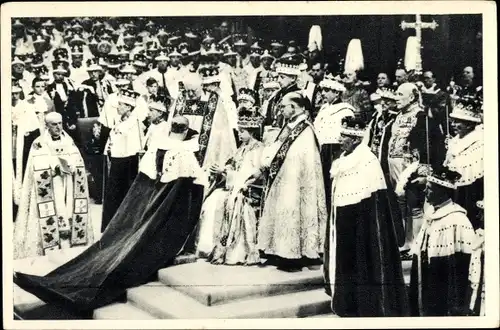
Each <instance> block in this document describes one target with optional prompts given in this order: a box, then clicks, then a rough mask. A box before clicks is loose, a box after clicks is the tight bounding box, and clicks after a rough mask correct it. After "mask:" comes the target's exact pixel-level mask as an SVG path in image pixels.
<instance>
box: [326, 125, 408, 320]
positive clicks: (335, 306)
mask: <svg viewBox="0 0 500 330" xmlns="http://www.w3.org/2000/svg"><path fill="white" fill-rule="evenodd" d="M342 123H343V128H342V130H341V135H342V150H343V152H342V154H341V156H340V157H339V158H338V159H337V160H335V161H334V162H333V164H332V168H331V172H330V174H331V177H332V180H333V183H332V214H331V220H330V221H329V222H328V226H327V228H328V229H327V241H326V248H325V258H324V259H325V262H324V273H325V282H326V291H327V293H328V294H329V295H330V296H331V297H332V310H333V312H334V313H335V314H337V315H339V316H341V317H366V316H370V317H375V316H391V317H397V316H406V315H408V313H409V308H408V307H409V306H408V300H407V296H406V288H405V284H404V279H403V271H402V267H401V260H400V256H399V250H398V244H397V238H396V233H395V228H394V221H393V218H392V215H391V209H390V205H389V198H388V194H387V186H386V183H385V177H384V174H383V172H382V168H381V166H380V163H379V162H378V160H377V157H376V156H375V155H374V154H373V153H372V152H371V150H370V149H369V148H368V146H367V145H366V144H364V143H362V139H363V136H364V134H365V132H364V130H365V124H364V122H363V121H362V120H361V119H354V118H352V117H348V118H345V119H344V120H342Z"/></svg>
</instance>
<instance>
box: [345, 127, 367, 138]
mask: <svg viewBox="0 0 500 330" xmlns="http://www.w3.org/2000/svg"><path fill="white" fill-rule="evenodd" d="M340 134H342V135H348V136H356V137H364V136H365V134H366V130H364V129H359V130H358V129H348V128H342V129H341V130H340Z"/></svg>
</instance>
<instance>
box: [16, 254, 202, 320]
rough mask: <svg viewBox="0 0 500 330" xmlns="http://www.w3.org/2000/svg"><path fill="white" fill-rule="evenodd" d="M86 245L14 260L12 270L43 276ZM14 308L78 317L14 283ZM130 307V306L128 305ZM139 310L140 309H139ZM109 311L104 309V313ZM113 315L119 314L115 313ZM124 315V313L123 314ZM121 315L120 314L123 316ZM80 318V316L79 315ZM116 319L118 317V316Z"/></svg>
mask: <svg viewBox="0 0 500 330" xmlns="http://www.w3.org/2000/svg"><path fill="white" fill-rule="evenodd" d="M86 248H87V247H78V248H71V249H62V250H56V251H50V252H49V253H47V255H46V256H41V257H35V258H26V259H19V260H14V262H13V268H14V271H18V272H22V273H26V274H31V275H39V276H43V275H46V274H48V273H50V272H51V271H53V270H54V269H56V268H57V267H59V266H61V265H63V264H64V263H66V262H68V261H69V260H71V259H73V258H74V257H76V256H77V255H78V254H80V253H82V252H83V251H84V250H85V249H86ZM194 261H196V257H195V256H194V255H192V254H190V255H183V256H179V257H177V258H176V260H175V261H174V264H176V265H177V264H186V263H189V262H194ZM13 298H14V299H13V300H14V310H15V312H16V314H18V315H19V317H21V318H22V319H25V320H29V319H78V317H80V316H77V315H75V314H73V313H70V312H67V311H63V310H62V309H61V308H59V307H56V306H52V305H50V304H46V303H45V302H43V301H42V300H40V299H39V298H38V297H36V296H35V295H33V294H31V293H29V292H27V291H25V290H23V289H21V288H20V287H19V286H17V285H16V284H14V287H13ZM130 307H132V306H130ZM139 311H140V310H139ZM110 313H111V312H108V311H105V312H104V315H108V314H110ZM114 315H118V316H119V315H120V314H119V313H116V314H114ZM123 315H126V314H123ZM123 315H122V316H123ZM80 318H81V317H80ZM117 319H120V318H119V317H118V318H117Z"/></svg>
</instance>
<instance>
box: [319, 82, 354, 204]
mask: <svg viewBox="0 0 500 330" xmlns="http://www.w3.org/2000/svg"><path fill="white" fill-rule="evenodd" d="M319 86H320V88H321V93H322V96H323V99H324V100H325V103H324V104H323V105H322V106H321V108H320V110H319V112H318V114H317V116H316V118H315V120H314V129H315V131H316V136H317V137H318V141H319V143H320V145H321V164H322V165H323V177H324V182H325V195H326V207H327V212H328V214H330V207H331V180H330V174H329V173H330V168H331V167H332V162H333V161H334V160H335V159H337V158H338V156H340V145H341V144H340V143H341V141H340V128H341V126H342V119H343V118H345V117H354V112H355V109H354V108H353V107H352V106H351V105H350V104H348V103H344V102H342V101H341V99H340V96H341V95H342V92H343V91H345V87H344V86H343V85H342V84H341V83H339V82H337V81H335V80H334V78H333V77H332V76H329V77H328V76H327V77H325V79H323V80H322V81H321V82H320V84H319Z"/></svg>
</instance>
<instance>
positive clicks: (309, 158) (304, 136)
mask: <svg viewBox="0 0 500 330" xmlns="http://www.w3.org/2000/svg"><path fill="white" fill-rule="evenodd" d="M282 103H283V108H282V109H283V116H284V117H285V119H286V120H287V124H286V125H285V126H284V128H283V129H282V130H281V132H280V133H279V135H278V137H277V138H276V141H275V142H274V143H273V144H271V145H270V146H268V147H267V148H266V149H265V150H264V151H263V156H262V162H261V166H260V170H259V171H258V174H254V175H253V176H252V177H256V176H259V175H260V173H265V174H267V175H266V180H267V182H266V188H265V197H264V198H265V200H264V206H263V210H262V217H261V219H260V220H259V227H258V238H257V242H258V248H259V250H261V251H263V252H264V254H265V255H267V264H271V265H276V266H278V269H279V270H283V271H289V272H290V271H300V270H302V267H304V266H307V267H314V264H315V263H317V262H320V260H319V258H320V254H321V253H323V244H324V239H325V225H326V221H327V211H326V200H325V185H324V182H323V171H322V168H321V157H320V152H319V144H318V141H317V138H316V136H315V133H314V128H313V125H312V124H311V123H310V122H309V120H308V119H307V118H308V115H307V113H306V106H307V103H308V101H307V99H306V98H305V97H304V96H303V95H302V94H301V93H300V92H292V93H289V94H287V95H285V97H284V98H283V101H282Z"/></svg>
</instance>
